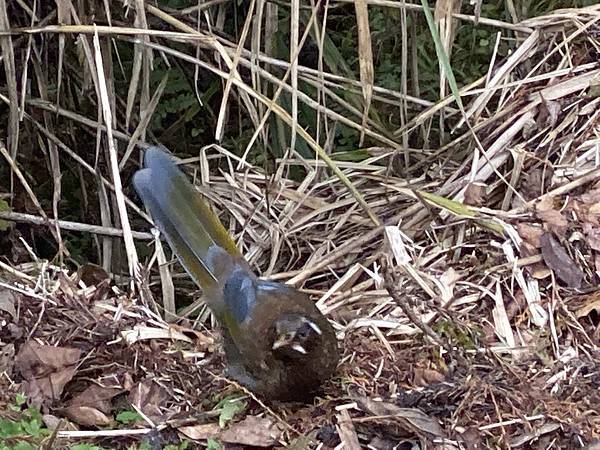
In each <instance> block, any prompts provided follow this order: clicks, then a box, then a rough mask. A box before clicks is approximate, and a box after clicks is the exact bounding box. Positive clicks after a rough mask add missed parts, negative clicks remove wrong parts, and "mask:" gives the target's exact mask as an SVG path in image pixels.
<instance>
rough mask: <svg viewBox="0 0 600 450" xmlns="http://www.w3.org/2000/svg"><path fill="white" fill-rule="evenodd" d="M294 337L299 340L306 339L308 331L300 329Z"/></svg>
mask: <svg viewBox="0 0 600 450" xmlns="http://www.w3.org/2000/svg"><path fill="white" fill-rule="evenodd" d="M296 337H298V338H300V339H306V338H307V337H308V330H307V329H306V328H301V329H299V330H298V332H297V333H296Z"/></svg>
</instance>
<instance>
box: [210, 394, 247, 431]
mask: <svg viewBox="0 0 600 450" xmlns="http://www.w3.org/2000/svg"><path fill="white" fill-rule="evenodd" d="M246 406H248V404H247V403H246V402H245V401H243V400H242V399H240V398H236V397H232V396H229V397H225V398H224V399H223V400H221V401H220V402H219V403H218V404H217V406H216V407H215V409H221V413H220V414H219V426H220V427H221V428H223V427H224V426H225V425H227V422H230V421H231V420H232V419H233V418H234V417H235V415H236V414H238V413H241V412H243V411H244V410H245V409H246Z"/></svg>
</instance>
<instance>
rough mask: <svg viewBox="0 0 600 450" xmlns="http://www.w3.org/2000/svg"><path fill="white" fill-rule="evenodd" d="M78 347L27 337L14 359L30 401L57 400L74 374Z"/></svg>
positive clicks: (78, 355) (36, 404)
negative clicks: (38, 341) (37, 340)
mask: <svg viewBox="0 0 600 450" xmlns="http://www.w3.org/2000/svg"><path fill="white" fill-rule="evenodd" d="M80 356H81V351H80V350H78V349H76V348H67V347H53V346H51V345H42V344H38V343H37V342H36V341H27V342H26V343H25V344H23V345H22V346H21V349H20V350H19V353H18V355H17V357H16V359H15V367H16V369H17V370H18V371H19V373H20V374H21V376H23V378H24V379H25V380H26V383H25V391H26V392H25V393H26V395H27V398H28V401H29V402H30V404H32V405H35V406H41V405H42V404H43V403H45V402H47V401H53V400H58V399H59V398H60V396H61V394H62V391H63V389H64V387H65V385H66V384H67V383H68V382H69V381H70V380H71V379H72V378H73V375H75V371H76V370H77V366H76V364H77V362H78V361H79V358H80Z"/></svg>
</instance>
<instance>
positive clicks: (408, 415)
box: [352, 395, 444, 438]
mask: <svg viewBox="0 0 600 450" xmlns="http://www.w3.org/2000/svg"><path fill="white" fill-rule="evenodd" d="M352 398H353V399H354V400H355V401H356V402H357V403H358V405H359V406H360V408H361V409H362V410H363V411H365V412H367V413H369V414H371V415H373V416H390V419H391V420H393V422H394V423H396V424H397V425H399V426H400V427H401V428H403V429H404V430H406V431H409V432H411V433H416V434H422V433H426V434H427V435H429V436H430V437H434V438H444V431H443V430H442V427H441V426H440V424H439V422H438V421H437V420H436V419H435V418H432V417H429V416H428V415H427V414H425V413H424V412H423V411H421V410H420V409H417V408H401V407H399V406H396V405H395V404H393V403H388V402H378V401H375V400H371V399H370V398H368V397H362V396H357V395H354V396H352Z"/></svg>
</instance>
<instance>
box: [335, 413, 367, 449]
mask: <svg viewBox="0 0 600 450" xmlns="http://www.w3.org/2000/svg"><path fill="white" fill-rule="evenodd" d="M337 419H338V423H337V426H336V429H337V432H338V435H339V436H340V440H341V441H342V445H343V446H344V449H348V450H360V449H361V446H360V443H359V442H358V435H357V434H356V429H355V428H354V424H353V423H352V419H351V418H350V414H348V411H347V410H345V409H343V410H342V411H340V413H339V414H338V416H337Z"/></svg>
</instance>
